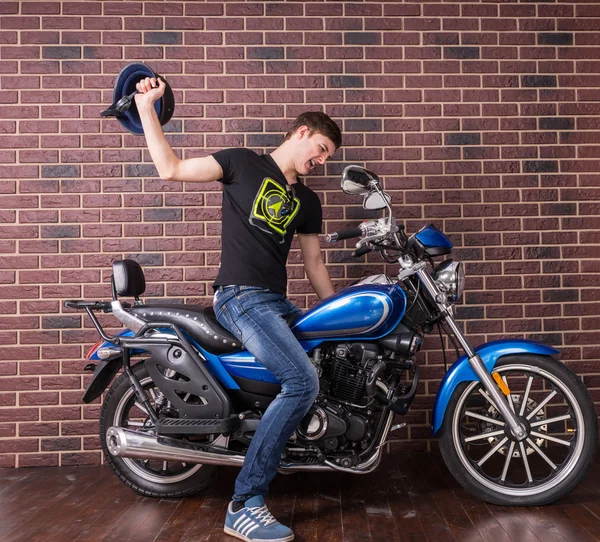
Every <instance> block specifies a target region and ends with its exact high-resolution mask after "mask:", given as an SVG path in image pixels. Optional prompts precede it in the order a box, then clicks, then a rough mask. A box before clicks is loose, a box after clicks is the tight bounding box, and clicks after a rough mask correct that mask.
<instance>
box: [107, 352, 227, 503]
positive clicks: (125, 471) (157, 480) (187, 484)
mask: <svg viewBox="0 0 600 542" xmlns="http://www.w3.org/2000/svg"><path fill="white" fill-rule="evenodd" d="M132 371H133V374H135V376H136V377H137V378H138V380H139V381H140V383H141V385H142V387H143V388H144V389H145V390H150V389H152V388H153V387H154V384H153V382H152V378H151V377H150V374H149V373H148V371H147V370H146V368H145V366H144V362H143V361H142V362H140V363H138V364H136V365H134V366H133V367H132ZM154 389H156V388H154ZM148 396H149V399H150V401H151V403H153V399H152V394H151V393H149V394H148ZM134 401H135V394H134V393H133V389H132V388H131V384H130V382H129V379H128V378H127V375H125V373H123V374H121V375H120V376H119V377H118V378H117V379H116V380H115V381H114V382H113V384H112V386H111V387H110V390H109V391H108V393H107V394H106V396H105V398H104V402H103V404H102V410H101V412H100V443H101V446H102V451H103V452H104V456H105V457H106V462H107V463H108V465H109V466H110V468H111V469H112V470H113V472H114V473H115V474H116V475H117V477H118V478H119V479H120V480H121V481H122V482H123V483H124V484H125V485H126V486H128V487H130V488H131V489H133V490H134V491H136V492H137V493H140V494H141V495H144V496H146V497H157V498H167V497H170V498H173V497H188V496H190V495H194V494H196V493H198V492H200V491H202V490H203V489H205V488H206V487H207V486H208V485H209V484H210V483H211V482H212V481H213V480H214V478H215V477H216V474H217V472H218V467H217V466H214V465H190V464H188V465H185V464H183V463H178V464H177V463H175V462H172V461H170V462H169V463H168V464H167V465H166V466H167V469H168V468H169V464H171V466H172V467H173V465H175V466H177V465H179V466H181V468H180V472H177V471H175V472H172V473H170V474H169V473H168V472H167V471H164V472H163V473H162V474H161V473H160V472H158V473H157V472H156V469H153V468H150V467H151V465H155V464H157V463H160V462H157V461H153V462H146V464H144V460H139V459H132V458H124V457H116V456H114V455H112V454H111V453H110V452H109V451H108V448H107V445H106V432H107V431H108V429H109V428H110V427H113V426H115V427H125V428H127V429H129V430H143V431H144V432H148V430H147V429H144V428H143V427H140V426H141V424H142V422H140V421H135V422H130V423H135V424H139V425H136V426H132V425H130V424H128V423H127V421H126V419H127V413H128V412H131V411H132V410H133V409H137V410H136V412H137V413H138V415H136V416H135V417H136V418H138V419H140V416H143V414H142V413H141V411H140V410H139V409H138V407H135V406H133V402H134ZM164 466H165V465H164V464H163V468H164Z"/></svg>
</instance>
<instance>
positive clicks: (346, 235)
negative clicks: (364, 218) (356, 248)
mask: <svg viewBox="0 0 600 542" xmlns="http://www.w3.org/2000/svg"><path fill="white" fill-rule="evenodd" d="M362 234H363V230H362V228H348V229H345V230H340V231H334V232H333V233H329V234H327V235H326V236H325V240H326V241H327V242H329V243H333V242H335V241H343V240H344V239H352V238H353V237H360V236H361V235H362Z"/></svg>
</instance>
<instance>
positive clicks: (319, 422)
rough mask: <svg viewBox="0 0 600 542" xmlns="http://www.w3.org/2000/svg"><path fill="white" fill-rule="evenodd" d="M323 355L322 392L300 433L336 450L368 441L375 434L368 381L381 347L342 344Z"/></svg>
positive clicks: (303, 437)
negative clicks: (371, 430)
mask: <svg viewBox="0 0 600 542" xmlns="http://www.w3.org/2000/svg"><path fill="white" fill-rule="evenodd" d="M323 354H324V356H323V358H322V359H321V360H320V366H321V368H322V374H321V380H320V385H321V393H320V394H319V396H318V398H317V400H316V401H315V404H314V405H313V406H312V407H311V409H310V410H309V412H308V413H307V414H306V416H305V417H304V419H303V420H302V422H301V424H300V426H299V427H298V429H297V435H298V438H299V439H301V440H302V441H305V442H306V441H310V443H311V444H313V445H316V446H318V447H319V448H322V449H325V450H330V451H332V450H336V449H342V448H346V447H348V446H353V444H354V445H356V444H358V443H359V442H361V441H362V442H364V440H365V439H366V438H368V437H370V436H371V432H370V425H371V419H370V418H371V414H372V412H371V410H370V409H368V408H367V407H366V402H367V401H366V399H368V395H369V394H368V392H367V389H368V382H369V381H371V382H372V381H373V380H374V378H373V377H374V375H373V372H374V368H375V366H376V365H377V363H378V361H379V360H378V359H377V357H378V356H379V355H380V349H379V347H378V346H377V345H374V344H370V343H341V344H338V345H335V346H333V347H331V348H329V349H327V350H326V351H325V352H323ZM361 407H362V408H361Z"/></svg>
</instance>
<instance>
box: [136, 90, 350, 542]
mask: <svg viewBox="0 0 600 542" xmlns="http://www.w3.org/2000/svg"><path fill="white" fill-rule="evenodd" d="M164 89H165V83H164V82H163V81H162V80H160V79H158V80H157V79H154V78H146V79H144V80H142V81H141V82H140V83H138V85H137V90H138V91H139V92H140V94H137V95H136V97H135V101H136V105H137V109H138V112H139V115H140V119H141V122H142V126H143V128H144V134H145V136H146V141H147V144H148V148H149V150H150V155H151V156H152V160H153V161H154V164H155V165H156V168H157V170H158V174H159V175H160V177H161V178H162V179H165V180H177V181H188V182H209V181H217V180H220V181H221V182H222V183H223V231H222V240H223V244H222V254H221V267H220V270H219V274H218V276H217V279H216V281H215V283H214V285H213V287H214V288H215V297H214V306H215V313H216V315H217V319H218V320H219V322H220V323H221V324H222V325H223V326H224V327H225V328H227V329H228V330H229V331H230V332H231V333H232V334H233V335H235V336H236V337H237V338H238V339H239V340H240V341H241V342H242V343H243V345H244V347H245V348H246V349H247V350H248V351H249V352H250V353H251V354H252V355H253V356H254V357H255V358H256V359H257V360H258V361H259V362H260V363H261V364H262V365H264V366H265V367H266V368H267V369H268V370H269V371H270V372H271V373H272V374H273V375H275V377H276V378H277V379H278V380H279V382H280V383H281V393H280V394H279V395H278V396H277V397H276V399H275V400H274V401H273V402H272V403H271V404H270V405H269V407H268V408H267V410H266V411H265V413H264V416H263V417H262V419H261V422H260V424H259V426H258V428H257V430H256V433H255V435H254V437H253V439H252V442H251V444H250V447H249V448H248V452H247V453H246V457H245V460H244V466H243V468H242V470H241V472H240V474H239V476H238V478H237V480H236V483H235V493H234V495H233V500H232V502H231V503H230V504H229V506H228V509H227V516H226V519H225V532H226V533H228V534H230V535H232V536H235V537H237V538H240V539H242V540H246V541H258V540H265V541H266V540H270V541H274V540H276V541H280V542H285V541H289V540H293V538H294V534H293V532H292V531H291V529H289V528H288V527H285V526H283V525H281V524H280V523H279V522H278V521H277V520H275V518H274V517H273V516H272V515H271V514H270V513H269V511H268V509H267V507H266V506H265V504H264V497H265V495H266V494H267V492H268V488H269V483H270V481H271V480H272V479H273V477H274V476H275V474H276V472H277V468H278V466H279V460H280V457H281V453H282V451H283V449H284V447H285V444H286V442H287V440H288V438H289V437H290V436H291V434H292V433H293V432H294V430H295V428H296V427H297V425H298V424H299V423H300V421H301V420H302V418H303V417H304V415H305V414H306V413H307V412H308V410H309V408H310V406H311V405H312V404H313V402H314V400H315V398H316V396H317V393H318V391H319V382H318V377H317V373H316V370H315V368H314V367H313V365H312V363H311V362H310V359H309V358H308V356H307V355H306V353H305V352H304V349H303V348H302V347H301V346H300V344H299V342H298V341H297V340H296V338H295V337H294V335H293V334H292V332H291V330H290V328H289V326H288V324H287V323H286V320H285V317H287V316H292V315H294V314H297V313H298V312H300V311H299V309H298V308H297V307H295V306H294V305H293V304H292V303H291V302H290V301H289V300H288V299H287V298H286V296H285V294H286V286H287V273H286V262H287V256H288V253H289V249H290V245H291V243H292V238H293V236H294V233H295V232H296V231H297V232H298V234H299V236H298V238H299V242H300V249H301V251H302V256H303V259H304V268H305V270H306V274H307V275H308V279H309V280H310V282H311V284H312V286H313V288H314V289H315V291H316V292H317V294H318V295H319V297H320V298H325V297H327V296H329V295H331V294H333V292H334V290H333V285H332V283H331V279H330V277H329V273H328V271H327V269H326V267H325V265H324V264H323V260H322V256H321V249H320V245H319V238H318V234H319V233H320V232H321V223H322V213H321V204H320V201H319V198H318V197H317V195H316V194H315V193H314V192H313V191H312V190H310V189H309V188H307V187H306V186H304V185H303V184H302V183H301V182H300V181H299V180H298V176H299V175H307V174H309V173H310V172H311V171H313V169H314V168H315V167H316V166H317V165H319V164H323V163H325V161H326V160H327V159H328V158H329V157H330V156H331V155H332V154H333V153H334V152H335V150H336V149H337V148H338V147H339V146H340V145H341V142H342V138H341V132H340V129H339V127H338V126H337V125H336V124H335V122H333V121H332V120H331V119H330V118H329V117H328V116H327V115H325V114H323V113H312V112H309V113H303V114H302V115H300V116H299V117H298V118H297V119H296V121H295V123H294V125H293V126H292V129H291V130H290V131H289V132H288V134H287V135H286V137H285V140H284V141H283V143H282V144H281V145H280V146H279V147H278V148H277V149H275V150H274V151H273V152H272V153H271V154H270V155H262V156H259V155H257V154H255V153H254V152H252V151H250V150H249V149H227V150H223V151H219V152H216V153H214V154H213V155H211V156H207V157H204V158H193V159H189V160H179V159H178V158H177V157H176V156H175V153H174V152H173V150H172V149H171V147H170V146H169V144H168V142H167V140H166V139H165V136H164V134H163V132H162V129H161V126H160V123H159V120H158V118H157V116H156V113H155V110H154V107H153V104H154V102H155V101H156V100H157V99H159V98H160V97H161V96H162V94H163V92H164Z"/></svg>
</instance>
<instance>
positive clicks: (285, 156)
mask: <svg viewBox="0 0 600 542" xmlns="http://www.w3.org/2000/svg"><path fill="white" fill-rule="evenodd" d="M271 158H273V160H274V161H275V163H276V164H277V166H278V167H279V169H280V170H281V172H282V173H283V175H284V176H285V178H286V180H287V182H288V184H295V183H296V182H298V178H297V175H298V174H297V173H296V170H295V169H294V166H293V164H294V161H293V159H292V157H291V156H290V155H289V153H288V152H287V149H286V145H285V143H283V144H282V145H280V146H279V147H277V148H276V149H275V150H274V151H273V152H272V153H271Z"/></svg>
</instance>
